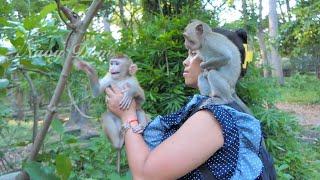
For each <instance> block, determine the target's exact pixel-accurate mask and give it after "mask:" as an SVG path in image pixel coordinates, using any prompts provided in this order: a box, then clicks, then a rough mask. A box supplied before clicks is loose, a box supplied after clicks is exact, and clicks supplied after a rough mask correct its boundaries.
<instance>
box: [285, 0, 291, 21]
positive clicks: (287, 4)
mask: <svg viewBox="0 0 320 180" xmlns="http://www.w3.org/2000/svg"><path fill="white" fill-rule="evenodd" d="M286 6H287V13H288V20H289V22H291V13H290V11H291V8H290V4H289V0H286Z"/></svg>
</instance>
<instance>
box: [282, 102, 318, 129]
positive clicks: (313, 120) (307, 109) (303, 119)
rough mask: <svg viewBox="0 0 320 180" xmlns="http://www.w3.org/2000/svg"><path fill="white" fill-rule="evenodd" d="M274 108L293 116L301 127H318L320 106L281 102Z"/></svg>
mask: <svg viewBox="0 0 320 180" xmlns="http://www.w3.org/2000/svg"><path fill="white" fill-rule="evenodd" d="M276 107H277V108H279V109H281V110H283V111H286V112H290V113H293V114H295V115H296V116H297V118H298V120H299V122H300V124H301V125H303V126H320V104H310V105H302V104H291V103H290V104H289V103H283V102H281V103H277V104H276Z"/></svg>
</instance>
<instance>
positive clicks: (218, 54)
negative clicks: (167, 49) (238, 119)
mask: <svg viewBox="0 0 320 180" xmlns="http://www.w3.org/2000/svg"><path fill="white" fill-rule="evenodd" d="M183 36H184V38H185V46H186V48H187V49H189V50H191V51H198V53H199V56H200V58H201V59H202V61H203V62H201V63H200V67H201V68H202V69H203V73H201V74H200V75H199V77H198V87H199V90H200V94H202V95H206V96H210V97H212V98H214V99H215V102H216V103H217V104H228V103H231V102H232V101H235V102H236V103H237V104H238V105H239V106H240V107H241V108H242V109H244V110H245V112H247V113H249V114H251V111H250V110H249V108H248V107H247V106H245V104H244V103H243V102H242V101H241V100H240V98H239V97H238V96H237V94H236V92H235V86H236V83H237V81H238V78H239V76H240V72H241V53H240V50H239V48H238V47H237V46H236V45H235V43H233V42H232V41H231V40H230V39H228V37H227V36H225V35H223V34H221V33H218V32H214V31H212V29H211V27H209V26H208V25H207V24H206V23H203V22H201V21H199V20H193V21H192V22H191V23H190V24H188V25H187V27H186V28H185V32H184V33H183Z"/></svg>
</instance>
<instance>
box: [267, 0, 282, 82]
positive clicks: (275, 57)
mask: <svg viewBox="0 0 320 180" xmlns="http://www.w3.org/2000/svg"><path fill="white" fill-rule="evenodd" d="M276 8H277V4H276V0H269V36H270V40H271V47H270V49H271V67H272V76H273V77H278V81H279V84H280V85H283V84H284V78H283V72H282V65H281V59H280V56H279V53H278V42H276V39H277V35H278V32H277V31H278V15H277V11H276Z"/></svg>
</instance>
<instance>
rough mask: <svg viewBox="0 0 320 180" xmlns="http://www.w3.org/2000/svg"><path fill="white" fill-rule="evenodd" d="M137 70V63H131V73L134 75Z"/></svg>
mask: <svg viewBox="0 0 320 180" xmlns="http://www.w3.org/2000/svg"><path fill="white" fill-rule="evenodd" d="M137 71H138V66H137V65H136V64H131V65H130V67H129V74H130V75H131V76H133V75H135V74H136V72H137Z"/></svg>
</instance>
